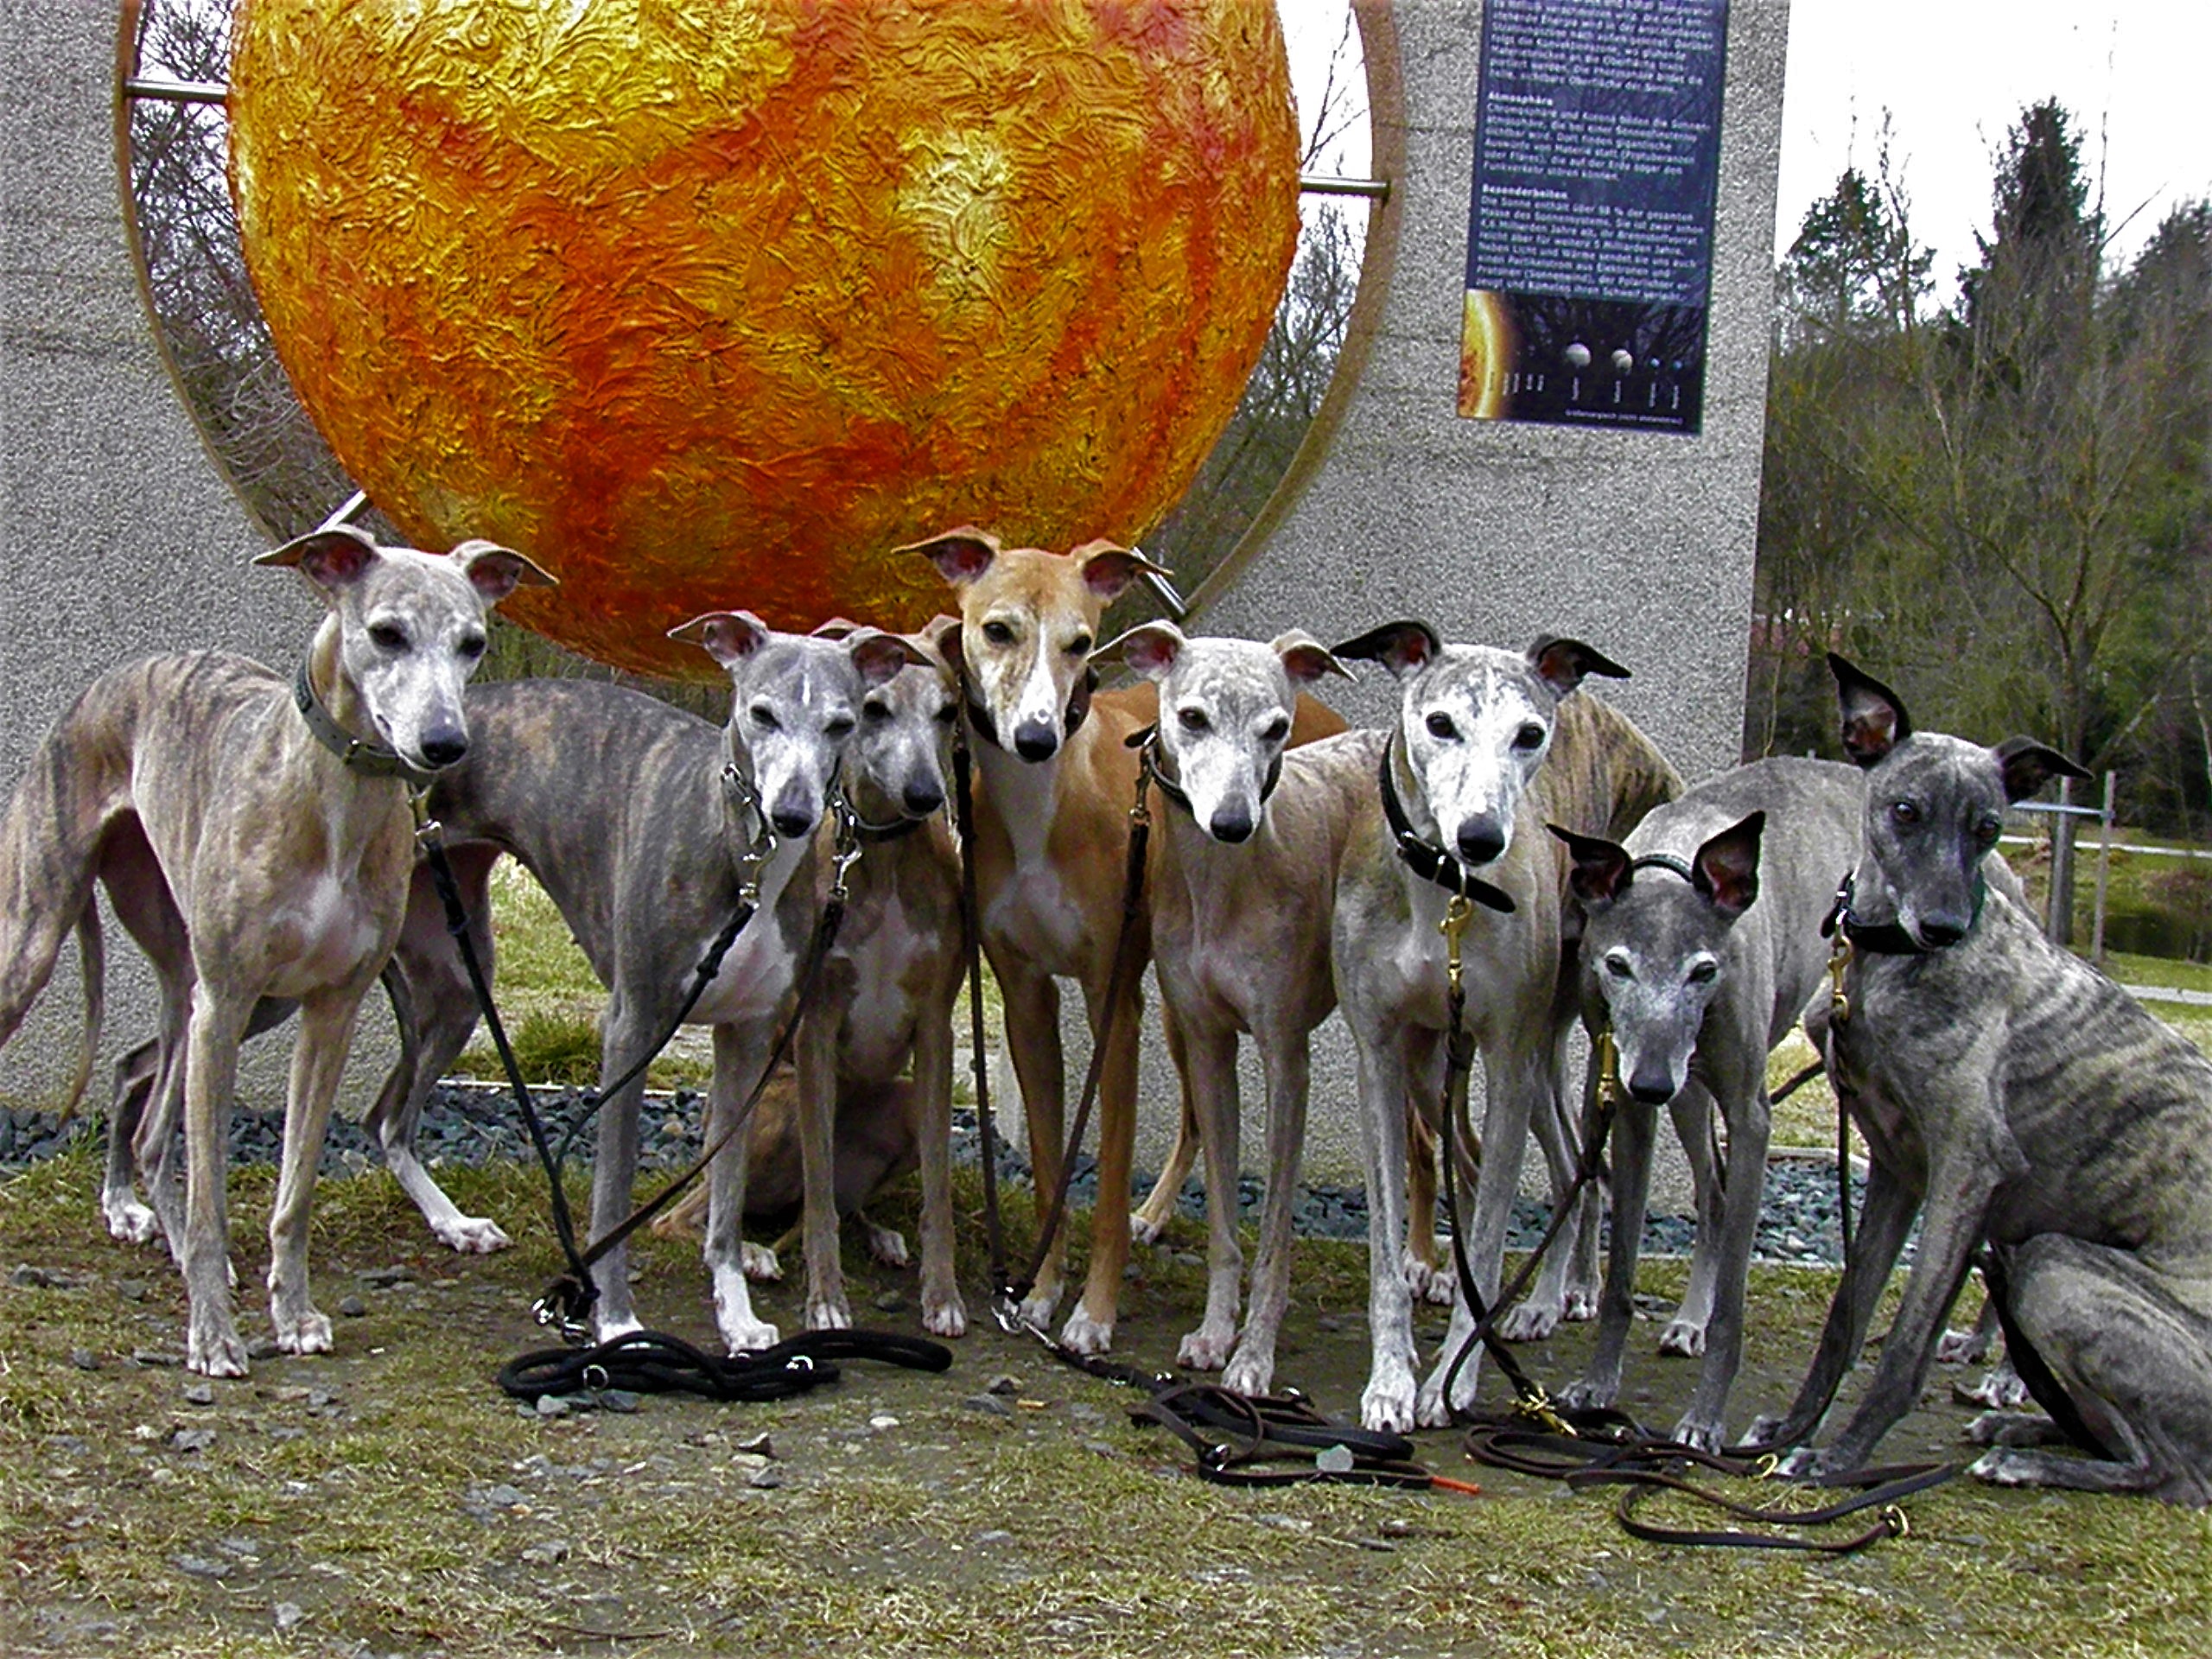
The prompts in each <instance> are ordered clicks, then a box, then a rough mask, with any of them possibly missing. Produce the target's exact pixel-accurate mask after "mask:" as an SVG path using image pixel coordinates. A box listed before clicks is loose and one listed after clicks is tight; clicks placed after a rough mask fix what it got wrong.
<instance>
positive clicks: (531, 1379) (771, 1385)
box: [499, 1331, 952, 1402]
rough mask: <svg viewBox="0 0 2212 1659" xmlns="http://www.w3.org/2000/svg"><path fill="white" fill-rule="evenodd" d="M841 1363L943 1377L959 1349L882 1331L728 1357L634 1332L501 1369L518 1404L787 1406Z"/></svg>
mask: <svg viewBox="0 0 2212 1659" xmlns="http://www.w3.org/2000/svg"><path fill="white" fill-rule="evenodd" d="M842 1359H872V1360H878V1361H880V1362H881V1363H884V1364H887V1365H898V1366H902V1367H904V1368H905V1369H906V1370H910V1371H944V1370H950V1369H951V1367H952V1351H951V1350H950V1349H949V1348H947V1347H945V1346H944V1344H942V1343H938V1342H931V1341H930V1340H929V1339H928V1338H925V1337H902V1336H894V1335H892V1334H890V1333H888V1332H881V1331H805V1332H800V1333H799V1334H798V1336H795V1337H793V1338H791V1339H790V1340H789V1341H787V1342H779V1343H778V1344H776V1345H775V1346H774V1347H772V1348H764V1349H762V1350H761V1351H760V1352H759V1353H757V1354H733V1355H730V1356H729V1357H727V1358H725V1357H721V1356H719V1355H715V1354H709V1353H708V1352H706V1351H703V1350H702V1349H698V1348H695V1347H693V1346H692V1345H691V1344H690V1343H688V1342H685V1341H684V1340H683V1338H680V1337H671V1336H670V1335H668V1334H667V1333H666V1332H659V1331H632V1332H627V1333H626V1334H624V1335H622V1336H619V1337H616V1338H614V1339H613V1340H612V1341H611V1342H602V1343H601V1344H599V1346H597V1347H596V1348H586V1349H582V1350H578V1349H575V1348H542V1349H539V1350H538V1351H536V1352H535V1353H528V1354H524V1355H522V1356H520V1357H518V1358H515V1359H511V1360H509V1361H508V1362H507V1363H505V1365H503V1366H501V1367H500V1368H499V1386H500V1387H501V1388H502V1389H505V1390H506V1391H507V1392H508V1393H509V1394H511V1395H513V1396H514V1397H515V1398H516V1399H518V1400H525V1401H528V1400H536V1399H538V1398H539V1397H540V1396H542V1395H549V1394H550V1395H570V1394H586V1393H600V1392H603V1391H605V1390H607V1389H626V1390H628V1391H629V1392H631V1393H632V1394H677V1393H683V1394H696V1395H701V1396H702V1397H703V1398H705V1399H709V1400H721V1401H744V1402H760V1401H766V1400H788V1399H790V1398H791V1396H792V1395H800V1394H804V1393H806V1392H807V1391H808V1390H810V1389H817V1388H820V1387H821V1386H822V1385H823V1383H835V1382H836V1381H837V1380H838V1378H839V1376H841V1375H842V1373H841V1372H840V1371H839V1370H838V1368H837V1362H838V1361H839V1360H842Z"/></svg>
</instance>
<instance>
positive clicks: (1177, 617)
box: [1130, 548, 1191, 622]
mask: <svg viewBox="0 0 2212 1659" xmlns="http://www.w3.org/2000/svg"><path fill="white" fill-rule="evenodd" d="M1130 551H1131V552H1133V553H1135V554H1136V555H1137V556H1139V557H1140V558H1141V557H1142V556H1143V555H1144V550H1143V549H1142V548H1131V549H1130ZM1144 585H1145V586H1146V587H1147V588H1149V589H1150V590H1151V592H1152V596H1153V597H1154V599H1156V600H1158V601H1160V609H1161V610H1163V611H1166V613H1167V615H1168V617H1169V620H1173V621H1176V622H1180V621H1181V620H1183V619H1184V618H1185V617H1186V616H1188V615H1189V614H1190V613H1191V606H1190V601H1187V600H1185V598H1184V597H1183V595H1182V594H1180V593H1179V592H1178V591H1177V589H1176V587H1175V584H1174V583H1173V582H1171V581H1169V580H1168V579H1167V578H1166V576H1163V575H1160V573H1159V572H1158V571H1156V570H1147V571H1146V572H1145V573H1144Z"/></svg>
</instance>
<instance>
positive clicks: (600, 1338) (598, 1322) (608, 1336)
mask: <svg viewBox="0 0 2212 1659" xmlns="http://www.w3.org/2000/svg"><path fill="white" fill-rule="evenodd" d="M644 1329H645V1324H644V1322H643V1321H642V1320H640V1319H637V1318H636V1317H634V1316H633V1315H632V1314H628V1313H625V1314H623V1315H622V1316H621V1317H620V1319H610V1318H601V1317H599V1316H596V1315H595V1316H594V1318H593V1319H592V1322H591V1335H592V1340H593V1341H594V1342H613V1340H614V1339H615V1338H617V1337H626V1336H628V1335H629V1334H630V1333H631V1332H632V1331H642V1330H644Z"/></svg>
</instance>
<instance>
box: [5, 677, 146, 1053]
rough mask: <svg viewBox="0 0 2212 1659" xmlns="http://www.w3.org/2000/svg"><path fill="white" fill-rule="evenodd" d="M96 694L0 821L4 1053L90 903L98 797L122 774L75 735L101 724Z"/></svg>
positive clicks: (65, 721)
mask: <svg viewBox="0 0 2212 1659" xmlns="http://www.w3.org/2000/svg"><path fill="white" fill-rule="evenodd" d="M95 689H96V690H97V689H98V688H95ZM90 696H91V694H89V693H88V694H87V697H86V698H85V699H79V703H78V706H77V707H76V708H75V709H72V710H71V711H70V712H69V713H68V714H67V715H64V716H62V719H61V721H60V724H59V725H57V726H56V727H55V728H54V730H53V731H51V732H49V733H48V734H47V736H46V738H45V739H44V741H41V743H40V745H39V747H38V748H37V750H36V751H35V753H33V754H32V756H31V760H30V765H29V767H28V768H26V770H25V772H24V773H23V777H22V781H21V782H20V783H18V784H17V785H16V792H15V794H14V795H13V796H12V797H11V798H10V800H9V802H8V805H7V810H6V811H5V813H4V814H0V1046H4V1045H5V1044H6V1043H7V1041H8V1039H10V1038H11V1037H13V1036H14V1035H15V1034H16V1028H17V1027H19V1026H21V1025H22V1021H23V1017H24V1016H25V1015H26V1014H29V1012H30V1009H31V1005H32V1004H33V1003H34V1002H35V1001H38V995H39V993H40V992H41V991H42V990H44V989H45V988H46V982H47V981H48V978H50V977H51V976H52V975H53V972H54V958H55V957H58V956H60V953H61V945H62V942H63V941H64V940H65V939H66V938H68V936H69V933H70V931H71V930H72V929H73V928H75V927H77V926H78V925H79V923H80V921H81V920H82V918H83V916H84V913H85V912H86V910H87V909H88V908H89V907H90V906H92V877H93V864H94V861H95V860H96V858H97V857H98V853H99V840H100V835H101V830H102V827H103V821H104V818H105V812H104V810H102V809H103V806H104V801H103V799H102V796H103V794H104V792H105V785H107V784H108V782H109V779H108V777H107V774H108V773H109V772H113V771H115V770H117V768H115V767H114V766H110V765H107V764H105V761H106V760H107V757H106V756H105V755H103V754H101V753H99V746H98V744H97V742H96V741H87V740H86V738H85V737H84V736H83V735H82V734H81V732H80V730H79V728H80V727H82V726H84V725H86V724H92V723H95V722H92V721H88V720H87V719H86V702H87V701H88V700H89V698H90ZM88 749H90V750H91V751H92V752H91V753H86V750H88ZM127 764H128V762H127V760H125V762H124V766H125V767H127ZM92 950H94V951H95V952H96V953H97V951H98V950H99V946H98V944H93V945H92ZM76 1086H77V1088H78V1089H79V1090H81V1089H82V1088H83V1086H84V1079H82V1078H79V1079H78V1080H77V1084H76Z"/></svg>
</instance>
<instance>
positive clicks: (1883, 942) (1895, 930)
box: [1821, 871, 1988, 957]
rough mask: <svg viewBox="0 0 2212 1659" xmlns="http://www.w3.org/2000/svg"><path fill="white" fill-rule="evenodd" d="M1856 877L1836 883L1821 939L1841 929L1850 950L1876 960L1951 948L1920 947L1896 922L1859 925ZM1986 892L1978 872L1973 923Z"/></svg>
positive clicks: (1862, 923)
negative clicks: (1853, 883)
mask: <svg viewBox="0 0 2212 1659" xmlns="http://www.w3.org/2000/svg"><path fill="white" fill-rule="evenodd" d="M1853 874H1857V872H1855V871H1853V872H1850V873H1847V874H1846V875H1845V876H1844V878H1843V880H1841V881H1840V882H1839V883H1838V884H1837V886H1836V890H1835V903H1834V905H1833V906H1830V907H1829V910H1828V913H1827V918H1826V919H1825V920H1823V921H1822V922H1821V938H1824V939H1825V938H1834V936H1835V931H1836V930H1837V929H1838V928H1841V929H1842V930H1843V937H1844V938H1847V939H1849V940H1850V941H1851V948H1852V949H1853V950H1864V951H1867V952H1869V953H1871V954H1872V955H1874V956H1878V957H1927V956H1933V955H1934V954H1935V953H1936V950H1949V949H1950V948H1951V947H1950V946H1948V945H1941V946H1930V945H1925V944H1922V943H1921V942H1920V941H1919V940H1918V939H1916V938H1913V936H1912V935H1911V934H1910V933H1909V932H1907V931H1905V929H1904V925H1903V924H1901V923H1898V922H1862V921H1860V920H1859V918H1857V917H1855V916H1853V914H1852V913H1851V881H1852V876H1853ZM1987 893H1988V887H1987V886H1986V883H1985V882H1984V881H1983V880H1982V879H1981V874H1980V871H1976V872H1975V874H1974V921H1976V922H1979V921H1980V919H1981V901H1982V899H1984V898H1985V897H1986V896H1987ZM1973 931H1974V929H1973V927H1972V925H1969V926H1968V927H1967V936H1969V937H1970V936H1971V935H1972V933H1973Z"/></svg>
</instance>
